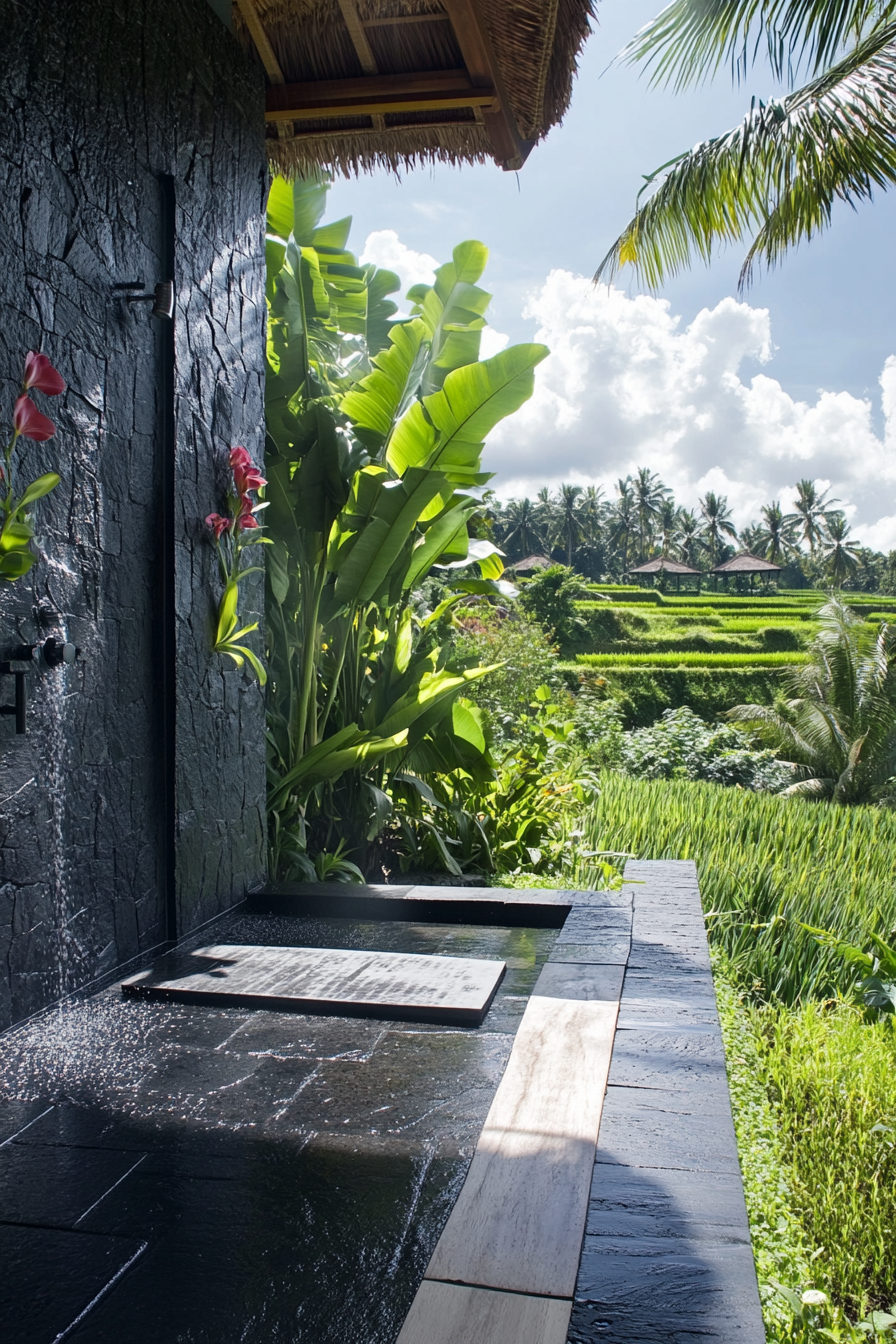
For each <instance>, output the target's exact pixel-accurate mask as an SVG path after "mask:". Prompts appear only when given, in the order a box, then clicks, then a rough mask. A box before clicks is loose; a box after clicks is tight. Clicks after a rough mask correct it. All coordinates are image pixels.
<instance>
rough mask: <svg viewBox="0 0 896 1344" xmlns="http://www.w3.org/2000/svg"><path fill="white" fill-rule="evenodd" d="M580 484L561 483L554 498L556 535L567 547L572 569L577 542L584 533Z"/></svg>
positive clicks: (567, 558) (567, 562)
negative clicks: (581, 516)
mask: <svg viewBox="0 0 896 1344" xmlns="http://www.w3.org/2000/svg"><path fill="white" fill-rule="evenodd" d="M581 494H582V487H581V486H580V485H561V486H560V489H559V490H558V491H557V494H556V496H555V498H554V519H553V523H554V536H555V537H556V539H557V540H558V541H561V542H562V543H563V545H564V546H565V547H566V565H567V568H568V569H572V556H573V551H574V550H575V547H576V542H577V541H578V540H579V538H580V537H581V535H582V520H581V518H580V516H579V496H580V495H581Z"/></svg>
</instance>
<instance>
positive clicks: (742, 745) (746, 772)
mask: <svg viewBox="0 0 896 1344" xmlns="http://www.w3.org/2000/svg"><path fill="white" fill-rule="evenodd" d="M620 764H621V766H622V769H623V770H624V771H625V772H626V774H629V775H635V776H638V777H639V778H641V779H703V780H707V781H708V782H710V783H713V784H729V785H730V784H736V785H739V786H740V787H741V788H744V789H752V790H754V791H755V792H759V793H776V792H777V791H778V790H779V789H781V788H784V787H785V785H787V784H789V783H790V782H791V779H792V776H793V772H792V770H791V769H790V768H789V767H788V766H784V765H782V764H781V763H780V762H779V761H777V760H776V759H775V755H774V753H773V752H771V751H756V750H754V748H753V745H752V741H751V738H750V736H749V735H748V734H747V733H744V732H740V731H738V730H737V729H732V728H731V726H730V725H722V724H708V723H704V722H703V720H702V719H701V718H698V716H697V715H696V714H695V713H694V711H693V710H692V709H689V708H688V707H687V706H686V705H682V706H680V707H679V708H678V709H667V710H666V711H665V713H664V714H663V716H662V718H661V719H660V720H659V721H658V722H657V723H655V724H653V725H652V726H651V727H649V728H640V729H638V730H637V731H636V732H633V733H628V734H626V735H625V737H624V742H623V749H622V753H621V758H620Z"/></svg>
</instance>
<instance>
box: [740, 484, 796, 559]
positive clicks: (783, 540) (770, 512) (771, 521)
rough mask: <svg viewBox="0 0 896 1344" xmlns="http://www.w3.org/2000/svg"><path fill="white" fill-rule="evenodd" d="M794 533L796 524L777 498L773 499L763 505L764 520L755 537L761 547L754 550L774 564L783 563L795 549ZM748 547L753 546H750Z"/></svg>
mask: <svg viewBox="0 0 896 1344" xmlns="http://www.w3.org/2000/svg"><path fill="white" fill-rule="evenodd" d="M793 534H794V526H793V523H792V522H791V520H790V517H789V516H788V517H785V515H784V514H783V513H782V511H781V505H780V502H779V501H778V500H777V499H775V500H772V502H771V504H764V505H763V506H762V522H761V523H760V525H759V527H758V529H757V531H756V534H755V536H754V537H753V544H754V545H757V546H759V547H760V548H761V549H759V550H754V551H753V554H754V555H758V556H761V557H762V558H763V559H765V560H769V561H770V562H771V563H772V564H773V565H783V564H784V563H785V562H786V560H787V558H788V556H790V555H792V554H793V551H794V550H795V546H794V539H793ZM745 544H746V543H745ZM747 549H748V550H750V549H752V548H751V547H749V546H748V547H747Z"/></svg>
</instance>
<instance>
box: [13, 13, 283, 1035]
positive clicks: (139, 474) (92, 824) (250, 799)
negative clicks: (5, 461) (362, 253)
mask: <svg viewBox="0 0 896 1344" xmlns="http://www.w3.org/2000/svg"><path fill="white" fill-rule="evenodd" d="M0 32H2V42H0V418H2V420H3V421H4V432H5V422H7V421H8V420H9V418H10V416H11V411H12V403H13V400H14V397H15V395H16V393H17V391H18V383H19V381H20V378H21V363H22V359H23V357H24V354H25V352H26V351H27V350H29V349H42V350H44V351H45V353H47V354H48V355H49V356H50V358H51V359H52V360H53V361H54V363H55V364H56V366H57V367H58V368H59V370H60V372H61V373H62V375H63V377H64V378H65V379H66V381H67V382H68V385H69V388H68V391H67V393H66V394H65V395H64V396H63V397H61V398H59V399H56V400H54V401H49V400H48V399H46V398H41V397H40V396H39V394H38V396H37V397H36V399H37V400H38V401H39V403H40V405H41V408H42V409H43V410H44V411H45V412H46V413H48V414H50V415H51V416H52V418H54V419H55V420H56V422H57V425H58V433H57V436H56V437H55V438H54V439H52V440H50V441H49V442H48V443H46V444H28V445H27V446H26V447H25V450H24V452H22V453H21V454H20V459H21V469H22V476H23V479H31V477H32V476H34V475H37V474H38V473H39V472H41V471H46V470H51V469H52V470H58V471H59V473H60V475H61V476H62V484H61V485H60V486H59V488H58V489H57V490H56V491H55V492H54V494H53V495H51V496H50V497H49V498H47V499H45V500H43V501H41V503H40V504H39V506H38V510H39V512H38V518H39V523H40V534H41V537H40V540H41V550H42V558H41V560H40V561H39V562H38V564H37V565H36V567H35V568H34V569H33V570H32V571H31V573H30V574H29V575H28V576H26V577H25V578H24V579H22V580H19V581H18V582H17V583H15V584H4V585H2V586H0V657H2V656H3V655H4V652H5V650H6V649H7V648H8V647H9V646H10V645H14V644H18V643H22V642H27V643H39V642H42V641H43V640H44V639H46V638H47V636H49V635H55V636H57V637H62V636H64V637H66V638H67V639H69V640H71V641H73V642H74V643H76V644H78V645H79V646H80V649H81V651H82V656H81V658H80V659H79V661H78V663H77V664H76V665H75V666H74V667H70V668H66V669H58V668H57V669H53V668H49V667H46V666H45V665H42V664H41V663H39V662H38V663H35V664H34V666H33V667H32V668H31V669H30V670H29V673H28V680H29V694H30V705H29V715H28V733H27V736H25V737H20V736H16V735H15V731H14V730H15V725H14V720H13V719H12V718H11V717H9V716H7V717H4V718H2V719H0V1026H2V1025H4V1024H6V1023H8V1022H9V1021H11V1020H17V1019H19V1018H21V1017H22V1016H25V1015H27V1014H28V1013H30V1012H33V1011H34V1010H36V1009H37V1008H39V1007H41V1006H43V1005H44V1004H46V1003H48V1002H51V1001H52V1000H53V999H55V998H56V997H58V996H59V995H60V994H61V993H64V992H67V991H68V990H70V989H72V988H75V987H76V986H78V985H80V984H83V983H85V982H87V981H88V980H90V979H92V978H93V977H95V976H96V975H98V974H101V973H103V972H105V971H107V970H110V969H111V968H113V967H114V966H115V965H117V964H119V963H121V962H123V961H124V960H126V959H127V958H129V957H131V956H133V955H135V954H136V953H137V952H139V951H141V950H144V949H146V948H148V947H151V946H154V945H156V944H157V943H159V942H161V941H162V940H163V939H164V938H165V937H166V936H167V935H169V934H170V933H171V932H172V927H173V925H174V924H175V922H176V931H177V933H179V934H182V933H185V932H188V931H189V930H191V929H194V928H196V927H197V926H198V925H199V924H201V923H202V922H203V921H204V920H206V919H208V918H209V917H211V916H212V915H214V914H216V913H218V912H219V911H220V910H222V909H226V908H227V907H229V906H230V905H232V904H234V903H235V902H236V901H238V900H239V899H241V897H242V896H243V895H244V894H245V891H246V890H247V888H248V887H251V886H254V885H257V884H258V883H259V882H260V881H262V880H263V876H264V744H263V697H262V692H261V691H260V690H259V688H258V687H257V686H256V685H255V684H254V682H253V681H252V680H251V679H250V677H249V676H247V675H246V674H245V673H243V672H240V671H239V670H238V669H237V668H235V667H234V666H233V664H232V663H231V662H230V660H229V659H223V658H221V657H220V656H219V655H215V654H212V653H211V651H210V649H211V640H212V637H213V628H214V613H213V603H214V600H215V598H216V596H217V593H218V587H217V576H216V566H215V559H214V551H213V548H212V547H211V546H210V545H209V542H208V540H207V537H206V535H205V530H204V527H203V525H202V519H203V518H204V517H205V515H206V514H207V513H209V512H210V511H212V510H213V509H218V508H220V507H221V504H222V503H223V499H222V494H223V488H224V485H225V482H226V470H225V465H224V464H225V462H226V455H227V451H228V449H229V447H230V446H231V445H233V444H236V443H241V444H244V445H245V446H246V447H247V448H248V449H249V450H250V451H251V452H252V453H253V456H255V458H256V460H258V461H261V457H262V447H263V338H264V273H263V265H264V261H263V210H264V195H265V186H266V183H265V168H264V156H263V93H262V87H261V80H260V77H259V75H258V73H257V72H256V71H255V70H254V69H253V68H252V67H251V66H250V65H249V63H248V62H247V61H246V59H245V57H244V56H243V54H242V52H241V51H240V49H239V48H238V47H237V45H236V43H235V41H234V39H233V37H232V36H231V35H230V33H228V32H227V30H226V28H225V27H224V26H223V25H222V24H221V22H220V19H219V18H218V17H217V15H216V13H215V12H214V10H213V9H212V8H211V7H210V6H209V4H208V3H207V0H87V2H86V3H85V4H80V5H75V4H60V3H59V0H0ZM172 245H173V267H174V273H175V274H174V278H175V281H176V286H177V295H178V299H177V312H176V319H175V324H174V330H173V333H172V331H171V328H170V327H168V328H167V330H166V328H165V326H164V324H161V323H159V322H158V321H157V320H156V319H154V318H151V317H150V313H149V307H150V305H148V304H133V305H129V304H127V303H125V302H123V301H122V300H121V299H120V298H116V297H115V296H114V294H113V290H112V286H113V285H114V284H115V283H116V282H118V283H121V282H126V281H131V280H135V279H141V280H143V281H145V283H146V285H147V286H148V287H149V288H152V286H153V285H154V284H155V283H156V281H157V280H160V279H162V278H164V276H165V273H166V269H167V268H168V265H169V261H170V255H169V254H170V251H171V247H172ZM243 587H244V591H245V603H244V607H245V611H246V614H247V615H249V617H250V619H253V618H254V616H258V615H259V612H260V602H261V591H260V588H259V586H258V585H257V584H255V585H254V586H253V584H252V580H249V581H247V582H246V583H245V584H244V585H243ZM256 639H257V636H256ZM256 647H260V646H259V645H258V644H256ZM12 694H13V683H12V679H11V678H10V677H0V699H2V700H3V701H4V702H8V701H10V700H11V699H12Z"/></svg>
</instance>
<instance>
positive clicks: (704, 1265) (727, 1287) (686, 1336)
mask: <svg viewBox="0 0 896 1344" xmlns="http://www.w3.org/2000/svg"><path fill="white" fill-rule="evenodd" d="M569 1340H570V1344H580V1341H581V1344H595V1342H596V1341H598V1340H600V1341H601V1344H603V1341H604V1340H612V1341H613V1344H623V1341H624V1344H654V1342H655V1344H669V1341H675V1344H679V1341H680V1344H685V1341H687V1344H694V1341H695V1340H700V1341H701V1344H702V1342H703V1341H713V1342H715V1341H717V1342H718V1344H764V1342H765V1330H764V1328H763V1325H762V1317H761V1314H760V1312H759V1310H758V1299H757V1293H756V1271H755V1269H754V1266H753V1254H752V1251H751V1249H750V1246H749V1243H748V1242H744V1243H742V1244H722V1245H713V1244H711V1243H706V1242H701V1243H694V1242H683V1243H682V1244H681V1245H680V1246H673V1245H672V1243H671V1242H670V1239H669V1238H667V1237H658V1238H649V1237H644V1238H641V1239H640V1240H639V1241H638V1242H637V1244H636V1245H634V1246H633V1245H632V1244H631V1242H630V1241H629V1240H627V1239H620V1240H618V1241H615V1242H614V1241H613V1239H612V1238H609V1237H600V1238H596V1239H595V1242H593V1243H592V1242H589V1243H588V1244H587V1245H586V1248H585V1249H584V1250H583V1252H582V1260H581V1266H580V1270H579V1279H578V1282H577V1284H576V1297H575V1302H574V1305H573V1311H572V1320H571V1323H570V1332H569Z"/></svg>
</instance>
